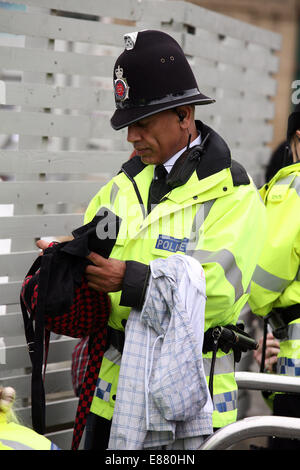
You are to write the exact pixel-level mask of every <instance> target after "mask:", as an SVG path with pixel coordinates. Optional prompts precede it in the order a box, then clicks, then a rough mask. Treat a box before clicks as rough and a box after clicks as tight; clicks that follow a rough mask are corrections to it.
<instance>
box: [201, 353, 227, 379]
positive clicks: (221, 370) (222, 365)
mask: <svg viewBox="0 0 300 470" xmlns="http://www.w3.org/2000/svg"><path fill="white" fill-rule="evenodd" d="M203 365H204V372H205V375H206V377H208V376H209V373H210V366H211V358H209V357H203ZM233 372H234V356H233V353H230V354H226V356H222V357H217V358H216V362H215V369H214V375H217V374H230V373H233Z"/></svg>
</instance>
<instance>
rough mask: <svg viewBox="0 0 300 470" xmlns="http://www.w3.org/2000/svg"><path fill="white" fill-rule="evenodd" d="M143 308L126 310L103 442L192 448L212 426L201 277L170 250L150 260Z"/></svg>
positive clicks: (194, 265)
mask: <svg viewBox="0 0 300 470" xmlns="http://www.w3.org/2000/svg"><path fill="white" fill-rule="evenodd" d="M150 269H151V275H150V281H149V286H148V289H147V294H146V300H145V302H144V306H143V309H142V311H137V310H135V309H133V310H132V311H131V313H130V315H129V318H128V321H127V325H126V331H125V345H124V351H123V355H122V362H121V367H120V375H119V383H118V390H117V399H116V405H115V410H114V415H113V420H112V427H111V434H110V441H109V447H108V449H111V450H125V449H127V450H137V449H161V448H162V446H163V447H164V448H165V449H185V450H195V449H198V448H199V446H200V445H201V443H202V442H203V440H204V438H205V437H206V436H207V435H209V434H211V433H212V432H213V429H212V411H213V404H212V400H211V398H210V394H209V390H208V386H207V382H206V378H205V373H204V367H203V360H202V345H203V336H204V311H205V302H206V296H205V276H204V271H203V268H202V266H201V265H200V263H199V262H198V261H196V260H195V259H193V258H191V257H190V256H185V255H173V256H170V257H168V258H167V259H161V258H159V259H156V260H154V261H152V262H151V263H150Z"/></svg>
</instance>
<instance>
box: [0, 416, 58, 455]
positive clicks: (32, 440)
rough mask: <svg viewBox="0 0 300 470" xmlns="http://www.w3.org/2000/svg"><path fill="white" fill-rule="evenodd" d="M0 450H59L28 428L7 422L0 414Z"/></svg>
mask: <svg viewBox="0 0 300 470" xmlns="http://www.w3.org/2000/svg"><path fill="white" fill-rule="evenodd" d="M0 450H59V448H58V447H57V446H56V445H55V444H54V443H53V442H51V441H50V440H49V439H47V438H46V437H45V436H42V435H41V434H38V433H37V432H35V431H33V430H32V429H30V428H27V427H25V426H21V425H20V424H17V423H14V422H9V423H8V422H7V420H6V416H5V414H4V413H0Z"/></svg>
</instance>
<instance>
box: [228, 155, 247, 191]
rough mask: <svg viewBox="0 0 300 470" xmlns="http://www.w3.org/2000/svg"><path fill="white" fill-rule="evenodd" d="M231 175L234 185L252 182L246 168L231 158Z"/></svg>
mask: <svg viewBox="0 0 300 470" xmlns="http://www.w3.org/2000/svg"><path fill="white" fill-rule="evenodd" d="M230 171H231V176H232V181H233V186H241V185H242V184H250V179H249V176H248V174H247V172H246V170H245V168H244V167H243V166H242V165H241V164H240V163H238V162H236V161H235V160H231V168H230Z"/></svg>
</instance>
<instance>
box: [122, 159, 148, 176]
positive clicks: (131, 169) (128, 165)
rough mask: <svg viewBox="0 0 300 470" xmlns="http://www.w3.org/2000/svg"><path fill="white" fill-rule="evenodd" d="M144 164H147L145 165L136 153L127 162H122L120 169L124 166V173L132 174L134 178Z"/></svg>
mask: <svg viewBox="0 0 300 470" xmlns="http://www.w3.org/2000/svg"><path fill="white" fill-rule="evenodd" d="M145 166H147V165H145V163H143V162H142V160H141V157H139V156H138V155H136V156H135V157H133V158H131V159H130V160H128V161H127V162H125V163H123V165H122V169H123V168H124V170H125V171H126V173H127V174H128V175H130V176H132V178H134V177H135V176H136V175H138V174H139V173H140V172H141V171H142V170H143V169H144V168H145ZM122 169H121V171H122ZM121 171H120V172H121Z"/></svg>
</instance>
